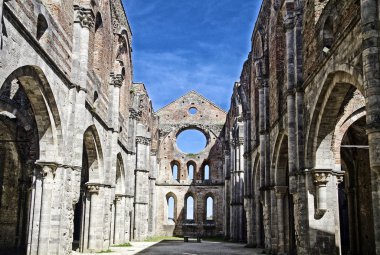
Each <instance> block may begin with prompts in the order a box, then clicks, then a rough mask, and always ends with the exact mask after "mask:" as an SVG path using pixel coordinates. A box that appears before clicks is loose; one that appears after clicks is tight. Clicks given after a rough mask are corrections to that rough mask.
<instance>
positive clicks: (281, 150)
mask: <svg viewBox="0 0 380 255" xmlns="http://www.w3.org/2000/svg"><path fill="white" fill-rule="evenodd" d="M272 162H273V163H272V164H273V165H272V169H273V175H272V176H271V180H274V184H275V185H276V186H287V184H286V182H287V180H286V177H287V173H286V171H288V136H287V135H286V134H282V135H279V137H278V139H277V142H276V146H275V151H274V155H273V160H272Z"/></svg>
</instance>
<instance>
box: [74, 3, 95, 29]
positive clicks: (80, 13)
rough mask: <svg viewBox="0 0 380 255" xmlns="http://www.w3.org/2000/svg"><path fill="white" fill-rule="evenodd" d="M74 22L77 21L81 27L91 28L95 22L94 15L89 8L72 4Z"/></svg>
mask: <svg viewBox="0 0 380 255" xmlns="http://www.w3.org/2000/svg"><path fill="white" fill-rule="evenodd" d="M74 12H75V19H74V23H79V24H80V25H81V26H82V27H83V28H88V29H91V28H92V27H93V25H94V24H95V15H94V12H93V11H92V9H91V8H85V7H81V6H79V5H74Z"/></svg>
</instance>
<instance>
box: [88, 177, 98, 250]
mask: <svg viewBox="0 0 380 255" xmlns="http://www.w3.org/2000/svg"><path fill="white" fill-rule="evenodd" d="M99 189H100V187H99V184H91V183H89V184H87V192H88V194H89V196H90V215H89V224H88V249H89V250H90V251H94V250H96V249H97V248H98V247H97V237H96V235H97V233H96V229H97V228H96V226H97V222H98V221H99V218H98V217H97V216H98V215H97V203H98V199H97V198H98V195H99Z"/></svg>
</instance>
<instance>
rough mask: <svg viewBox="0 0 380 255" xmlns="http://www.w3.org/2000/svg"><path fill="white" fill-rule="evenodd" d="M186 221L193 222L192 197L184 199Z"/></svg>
mask: <svg viewBox="0 0 380 255" xmlns="http://www.w3.org/2000/svg"><path fill="white" fill-rule="evenodd" d="M186 220H194V198H193V197H192V196H189V197H187V199H186Z"/></svg>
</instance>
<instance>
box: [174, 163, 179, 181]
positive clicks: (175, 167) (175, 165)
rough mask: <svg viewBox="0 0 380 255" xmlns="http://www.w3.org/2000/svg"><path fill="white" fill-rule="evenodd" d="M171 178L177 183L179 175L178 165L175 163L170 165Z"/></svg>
mask: <svg viewBox="0 0 380 255" xmlns="http://www.w3.org/2000/svg"><path fill="white" fill-rule="evenodd" d="M172 177H173V180H176V181H178V179H179V178H178V177H179V173H178V164H177V163H173V164H172Z"/></svg>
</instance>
